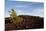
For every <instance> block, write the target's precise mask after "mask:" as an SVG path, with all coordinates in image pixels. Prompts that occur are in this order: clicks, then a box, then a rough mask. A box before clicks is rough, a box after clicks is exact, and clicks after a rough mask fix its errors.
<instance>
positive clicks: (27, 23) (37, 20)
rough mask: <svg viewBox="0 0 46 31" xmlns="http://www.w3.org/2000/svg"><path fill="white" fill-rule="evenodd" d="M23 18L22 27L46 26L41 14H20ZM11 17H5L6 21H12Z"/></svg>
mask: <svg viewBox="0 0 46 31" xmlns="http://www.w3.org/2000/svg"><path fill="white" fill-rule="evenodd" d="M19 17H22V18H23V21H22V22H21V25H20V27H21V28H20V29H22V28H24V29H34V28H44V18H43V17H39V16H29V15H19ZM9 18H10V17H7V18H5V23H6V24H7V23H11V22H10V19H9Z"/></svg>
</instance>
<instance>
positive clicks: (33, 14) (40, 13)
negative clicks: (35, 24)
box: [16, 9, 44, 17]
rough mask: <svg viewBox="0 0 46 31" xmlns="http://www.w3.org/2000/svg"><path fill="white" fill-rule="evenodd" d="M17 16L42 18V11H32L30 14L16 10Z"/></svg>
mask: <svg viewBox="0 0 46 31" xmlns="http://www.w3.org/2000/svg"><path fill="white" fill-rule="evenodd" d="M16 12H17V15H32V16H40V17H44V9H34V10H32V12H25V11H24V10H17V11H16Z"/></svg>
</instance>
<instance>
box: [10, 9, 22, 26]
mask: <svg viewBox="0 0 46 31" xmlns="http://www.w3.org/2000/svg"><path fill="white" fill-rule="evenodd" d="M10 18H11V22H13V23H14V24H16V25H17V26H18V25H19V24H20V23H21V21H22V18H20V17H18V16H17V14H16V11H15V10H14V9H12V12H10Z"/></svg>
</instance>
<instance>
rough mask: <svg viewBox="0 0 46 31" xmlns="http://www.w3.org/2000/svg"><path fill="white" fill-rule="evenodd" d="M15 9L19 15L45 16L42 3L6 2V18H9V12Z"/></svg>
mask: <svg viewBox="0 0 46 31" xmlns="http://www.w3.org/2000/svg"><path fill="white" fill-rule="evenodd" d="M12 8H14V9H15V11H16V13H17V15H32V16H40V17H43V15H44V3H41V2H26V1H8V0H6V2H5V17H8V16H9V12H8V11H11V9H12Z"/></svg>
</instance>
